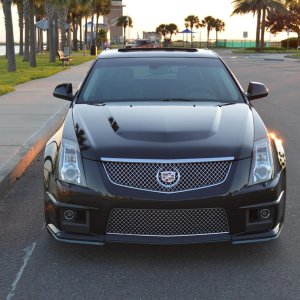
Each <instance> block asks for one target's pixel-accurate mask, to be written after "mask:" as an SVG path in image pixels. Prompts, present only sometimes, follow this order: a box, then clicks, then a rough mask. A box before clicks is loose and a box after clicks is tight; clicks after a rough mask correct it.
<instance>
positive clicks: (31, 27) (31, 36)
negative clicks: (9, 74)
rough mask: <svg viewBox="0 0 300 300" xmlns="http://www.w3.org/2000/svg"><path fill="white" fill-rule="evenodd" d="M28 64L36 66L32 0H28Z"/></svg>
mask: <svg viewBox="0 0 300 300" xmlns="http://www.w3.org/2000/svg"><path fill="white" fill-rule="evenodd" d="M29 33H30V34H29V44H30V51H29V65H30V67H36V32H35V26H34V0H29Z"/></svg>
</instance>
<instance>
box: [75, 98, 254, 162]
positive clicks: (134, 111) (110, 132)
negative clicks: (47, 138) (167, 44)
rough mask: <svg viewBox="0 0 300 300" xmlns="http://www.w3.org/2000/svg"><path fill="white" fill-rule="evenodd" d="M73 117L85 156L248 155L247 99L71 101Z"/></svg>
mask: <svg viewBox="0 0 300 300" xmlns="http://www.w3.org/2000/svg"><path fill="white" fill-rule="evenodd" d="M73 122H74V128H75V133H76V136H77V140H78V143H79V145H80V149H81V154H82V156H83V157H84V158H87V159H92V160H100V159H101V158H103V157H109V158H138V159H191V158H221V157H234V158H235V159H242V158H246V157H249V156H250V155H251V154H252V148H253V138H254V128H253V116H252V110H251V108H250V107H249V106H248V105H247V104H242V103H240V104H232V105H225V106H221V105H217V104H216V103H213V104H211V103H209V104H201V105H193V104H191V103H183V104H181V103H176V105H175V104H173V103H141V104H132V105H129V104H120V103H111V104H106V105H103V106H101V105H100V106H97V105H87V104H76V105H74V107H73Z"/></svg>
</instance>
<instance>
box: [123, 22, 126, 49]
mask: <svg viewBox="0 0 300 300" xmlns="http://www.w3.org/2000/svg"><path fill="white" fill-rule="evenodd" d="M123 28H124V46H125V45H126V26H123Z"/></svg>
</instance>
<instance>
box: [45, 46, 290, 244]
mask: <svg viewBox="0 0 300 300" xmlns="http://www.w3.org/2000/svg"><path fill="white" fill-rule="evenodd" d="M267 95H268V90H267V89H266V87H265V86H264V85H263V84H261V83H256V82H251V83H250V84H249V87H248V91H247V93H246V92H244V91H243V89H242V88H241V86H240V85H239V83H238V81H237V80H236V78H235V77H234V76H233V74H232V73H231V72H230V70H229V69H228V67H227V66H226V65H225V63H224V62H223V61H222V59H221V58H220V57H219V56H218V55H217V54H215V53H214V52H212V51H209V50H198V49H172V48H168V49H162V48H161V49H155V48H153V49H119V50H109V51H104V52H102V53H101V54H100V56H99V57H98V58H97V59H96V60H95V62H94V63H93V65H92V67H91V69H90V71H89V72H88V75H87V76H86V79H85V80H84V82H83V84H82V86H81V87H80V89H79V90H78V91H77V92H76V93H73V90H72V85H71V84H70V83H65V84H61V85H59V86H58V87H57V88H56V89H55V91H54V96H55V97H58V98H62V99H66V100H69V101H71V105H70V109H69V111H68V113H67V116H66V118H65V121H64V124H63V126H62V127H61V128H60V129H59V130H58V131H57V133H56V134H55V135H54V136H53V137H52V138H51V139H50V140H49V142H48V143H47V146H46V148H45V156H44V185H45V218H46V224H47V229H48V231H49V233H50V234H51V235H52V236H53V237H54V238H55V239H56V240H59V241H64V242H70V243H83V244H95V245H102V244H104V243H106V242H125V243H130V242H131V243H158V244H177V243H201V242H211V241H230V242H232V243H234V244H236V243H248V242H258V241H267V240H272V239H275V238H277V237H278V235H279V233H280V231H281V228H282V225H283V221H284V212H285V198H286V160H285V154H284V150H283V147H282V143H281V140H280V139H279V138H277V137H276V136H275V135H274V134H271V133H269V132H268V131H267V129H266V127H265V125H264V123H263V121H262V120H261V118H260V117H259V115H258V113H257V112H256V110H255V109H254V108H253V106H252V105H251V102H250V101H251V100H254V99H257V98H262V97H265V96H267Z"/></svg>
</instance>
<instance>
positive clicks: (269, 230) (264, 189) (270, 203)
mask: <svg viewBox="0 0 300 300" xmlns="http://www.w3.org/2000/svg"><path fill="white" fill-rule="evenodd" d="M60 184H61V183H59V182H58V183H57V184H56V187H57V188H58V190H60V191H61V192H66V190H67V189H68V188H70V187H66V186H63V185H60ZM67 194H68V197H63V200H64V202H63V201H58V200H57V198H56V197H54V195H53V194H51V193H50V192H46V193H45V214H46V223H47V230H48V231H49V233H50V234H51V235H52V236H53V237H54V238H55V239H56V240H58V241H62V242H68V243H78V244H89V245H104V244H105V243H107V242H121V243H140V244H193V243H207V242H221V241H227V242H231V243H233V244H240V243H253V242H262V241H269V240H273V239H276V238H277V237H278V236H279V234H280V231H281V229H282V225H283V221H284V214H285V198H286V192H285V171H283V172H281V173H280V174H279V175H278V176H277V177H276V178H275V179H274V180H272V181H270V182H269V183H268V184H261V185H255V186H251V187H245V188H243V189H241V190H239V191H237V192H228V193H227V194H222V195H213V196H211V197H207V196H205V197H203V198H195V197H190V198H188V199H181V198H179V199H172V201H170V199H168V198H167V197H166V198H165V199H159V200H157V199H139V198H134V197H117V196H112V195H103V194H101V195H100V194H99V193H91V192H90V191H88V192H87V191H86V190H85V189H83V188H79V187H76V191H75V190H73V191H72V194H70V190H68V193H67ZM57 195H60V194H59V193H58V194H57ZM181 196H182V195H181ZM173 197H174V196H173ZM220 207H221V208H224V209H225V210H226V213H227V216H228V226H229V232H228V233H218V234H198V235H183V236H167V235H166V236H151V235H132V234H110V233H107V223H108V218H109V214H110V211H111V210H112V209H114V208H132V209H140V208H142V209H159V210H163V209H174V210H176V209H195V208H220ZM264 208H267V209H269V210H270V212H271V215H270V218H268V219H267V220H260V219H258V218H253V215H255V212H256V211H259V210H261V209H264ZM66 209H74V210H77V211H78V212H79V214H84V218H81V220H80V221H79V222H75V223H74V222H68V221H66V220H65V219H64V217H63V211H64V210H66Z"/></svg>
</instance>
